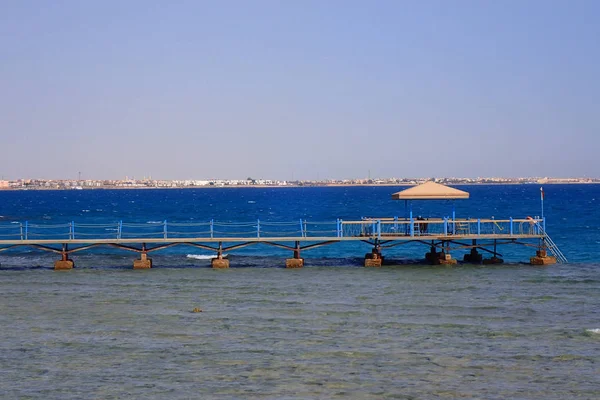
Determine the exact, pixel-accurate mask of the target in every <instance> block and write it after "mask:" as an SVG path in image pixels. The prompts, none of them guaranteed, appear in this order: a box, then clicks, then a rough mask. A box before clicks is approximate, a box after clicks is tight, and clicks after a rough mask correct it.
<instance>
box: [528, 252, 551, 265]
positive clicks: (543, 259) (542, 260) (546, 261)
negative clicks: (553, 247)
mask: <svg viewBox="0 0 600 400" xmlns="http://www.w3.org/2000/svg"><path fill="white" fill-rule="evenodd" d="M529 263H530V264H531V265H552V264H556V257H553V256H549V255H548V253H547V252H546V249H541V250H538V251H536V252H535V256H534V257H531V258H530V259H529Z"/></svg>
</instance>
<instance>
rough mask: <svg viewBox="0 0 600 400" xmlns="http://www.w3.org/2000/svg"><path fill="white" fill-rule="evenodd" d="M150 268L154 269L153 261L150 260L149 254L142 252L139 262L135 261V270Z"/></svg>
mask: <svg viewBox="0 0 600 400" xmlns="http://www.w3.org/2000/svg"><path fill="white" fill-rule="evenodd" d="M144 247H145V246H144ZM148 268H152V259H151V258H148V253H146V252H142V253H141V254H140V259H139V260H133V269H148Z"/></svg>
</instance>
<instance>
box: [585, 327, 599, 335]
mask: <svg viewBox="0 0 600 400" xmlns="http://www.w3.org/2000/svg"><path fill="white" fill-rule="evenodd" d="M585 331H586V332H587V333H593V334H595V335H600V328H595V329H586V330H585Z"/></svg>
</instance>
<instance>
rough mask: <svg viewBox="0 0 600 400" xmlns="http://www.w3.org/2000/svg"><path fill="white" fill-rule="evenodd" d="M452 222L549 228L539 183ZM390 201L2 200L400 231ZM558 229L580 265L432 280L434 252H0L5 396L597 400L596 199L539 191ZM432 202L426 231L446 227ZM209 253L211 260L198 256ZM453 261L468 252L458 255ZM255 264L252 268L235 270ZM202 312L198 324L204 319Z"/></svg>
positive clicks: (74, 213)
mask: <svg viewBox="0 0 600 400" xmlns="http://www.w3.org/2000/svg"><path fill="white" fill-rule="evenodd" d="M460 188H461V189H464V190H467V191H469V192H470V193H471V198H470V199H469V200H466V201H457V202H456V213H457V216H458V217H471V218H478V217H481V218H488V217H491V216H494V217H495V218H496V219H501V218H508V217H511V216H512V217H515V218H522V217H525V216H535V215H539V214H540V213H541V210H540V191H539V186H537V185H503V186H464V187H460ZM401 189H402V188H400V187H398V188H394V187H335V188H308V187H307V188H239V189H236V188H224V189H218V188H213V189H198V190H195V189H186V190H175V189H171V190H153V189H148V190H90V191H88V190H83V191H4V192H0V215H2V217H0V224H9V223H11V222H17V221H25V220H27V221H29V222H31V223H53V224H54V223H56V224H61V223H68V222H70V221H76V222H81V223H94V224H98V223H107V224H113V223H114V222H115V221H119V220H123V221H131V222H136V223H140V224H146V223H149V222H152V221H163V220H165V219H166V220H168V221H170V222H171V221H172V222H186V221H187V222H192V221H208V220H210V219H215V220H218V221H223V222H231V221H249V222H252V221H255V220H257V219H260V220H261V221H273V222H284V221H290V220H293V221H295V220H299V219H300V218H302V219H306V220H309V221H333V220H335V219H336V218H343V219H344V220H352V219H358V218H360V217H362V216H379V217H384V216H394V215H402V214H403V212H404V205H403V204H402V203H400V202H395V201H393V200H391V197H390V195H391V193H393V192H395V191H398V190H401ZM544 190H545V193H546V201H545V215H546V217H547V219H548V222H547V231H548V232H549V234H550V235H551V236H552V238H553V239H554V240H555V242H556V243H557V244H558V245H559V247H560V248H561V250H562V251H563V252H564V253H565V255H566V256H567V258H568V259H569V261H570V263H568V264H559V265H554V266H551V267H545V268H540V267H532V266H529V265H527V264H523V263H520V262H521V261H525V260H527V258H528V257H529V256H530V255H531V254H532V253H533V251H534V249H532V248H526V247H518V246H506V247H504V248H502V249H501V252H503V255H504V257H505V259H506V260H507V261H509V262H508V263H507V264H504V265H499V266H474V265H458V266H455V267H443V266H426V265H422V264H421V263H419V261H418V260H419V259H421V258H422V257H423V253H424V252H425V251H426V247H424V246H418V245H415V246H412V245H406V246H398V247H396V248H392V249H387V250H386V251H385V253H384V254H385V255H386V259H388V260H391V261H392V262H391V265H389V266H387V267H384V268H381V269H370V268H369V269H367V268H363V267H360V265H361V262H362V256H363V255H364V253H365V252H366V251H368V250H369V246H368V245H366V244H361V243H346V244H335V245H332V246H327V247H323V248H319V249H314V250H310V251H306V252H304V253H303V256H304V257H305V259H306V267H305V268H304V269H302V270H292V271H291V270H285V269H283V268H281V267H282V266H283V259H284V258H286V257H289V252H286V251H283V250H278V249H275V248H272V247H266V246H256V247H249V248H246V249H242V250H239V251H233V252H231V254H230V255H229V256H230V259H231V266H232V268H231V269H230V270H225V271H216V270H212V269H210V268H209V266H210V264H209V261H208V260H207V259H203V257H202V256H203V255H207V254H208V253H207V252H204V251H202V250H197V249H193V248H179V247H177V248H174V249H168V250H165V251H164V252H162V253H157V254H155V255H152V257H153V259H154V261H155V263H154V265H155V268H153V269H151V270H146V271H133V270H132V269H131V263H132V259H133V255H132V254H131V253H127V252H120V251H116V250H113V249H105V248H101V249H94V250H92V251H89V252H81V253H75V254H74V255H73V258H74V260H75V263H76V266H77V268H76V269H74V270H72V271H66V272H55V271H52V270H51V268H50V267H51V266H52V262H53V260H54V259H56V255H54V254H48V253H44V252H40V251H39V250H35V249H16V250H11V251H7V252H4V253H0V326H2V334H3V339H2V341H0V371H2V373H1V374H0V397H1V398H7V399H13V398H44V399H80V398H94V399H95V398H102V399H117V398H141V397H144V398H147V399H165V398H169V399H189V398H202V399H205V398H224V399H246V398H251V399H312V398H315V399H322V398H356V399H381V398H400V399H417V398H418V399H421V398H440V399H442V398H486V399H507V398H511V399H517V398H522V399H540V398H544V399H565V398H582V399H597V398H600V379H599V378H598V376H600V368H599V365H600V364H599V363H600V263H599V262H598V260H597V255H596V252H597V249H598V246H599V245H600V215H599V213H598V212H597V204H598V201H599V200H600V185H547V186H545V187H544ZM451 207H452V205H451V204H450V203H448V202H423V203H422V204H416V203H415V206H414V212H415V214H418V215H423V216H426V217H427V216H431V217H434V216H435V217H439V216H442V215H449V214H450V212H451ZM188 255H192V256H200V257H189V256H188ZM457 258H460V254H457ZM236 267H248V268H236ZM195 307H198V308H201V309H202V312H200V313H193V312H192V310H193V309H194V308H195Z"/></svg>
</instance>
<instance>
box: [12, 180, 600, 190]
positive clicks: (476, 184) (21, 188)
mask: <svg viewBox="0 0 600 400" xmlns="http://www.w3.org/2000/svg"><path fill="white" fill-rule="evenodd" d="M416 185H418V184H416V183H364V184H359V183H357V184H339V183H332V184H314V185H203V186H177V187H168V186H101V187H81V189H75V188H72V187H70V188H43V187H17V188H0V191H5V192H13V191H24V190H28V191H49V190H60V191H77V190H148V189H166V190H173V189H208V190H210V189H253V188H254V189H269V188H275V189H285V188H327V187H339V188H341V187H378V186H380V187H398V186H416ZM444 185H449V186H486V185H488V186H501V185H511V186H512V185H523V186H529V185H600V182H546V183H521V182H498V183H494V182H481V183H478V182H470V183H444Z"/></svg>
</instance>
